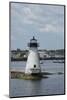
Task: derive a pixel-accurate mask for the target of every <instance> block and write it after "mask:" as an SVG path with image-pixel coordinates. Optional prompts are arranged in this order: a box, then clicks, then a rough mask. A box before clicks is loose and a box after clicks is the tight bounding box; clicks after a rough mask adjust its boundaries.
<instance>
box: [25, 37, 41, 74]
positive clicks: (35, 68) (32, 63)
mask: <svg viewBox="0 0 67 100" xmlns="http://www.w3.org/2000/svg"><path fill="white" fill-rule="evenodd" d="M28 47H29V53H28V58H27V63H26V68H25V74H29V75H38V74H40V73H41V68H40V61H39V54H38V47H39V44H38V43H37V40H36V39H35V37H34V36H33V38H32V39H30V42H29V43H28Z"/></svg>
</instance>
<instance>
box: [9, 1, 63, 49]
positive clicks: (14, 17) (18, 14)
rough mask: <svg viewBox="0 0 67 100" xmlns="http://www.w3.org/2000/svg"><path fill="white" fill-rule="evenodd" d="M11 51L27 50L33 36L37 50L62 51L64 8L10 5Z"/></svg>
mask: <svg viewBox="0 0 67 100" xmlns="http://www.w3.org/2000/svg"><path fill="white" fill-rule="evenodd" d="M10 28H11V49H12V50H15V49H17V48H19V49H21V50H23V49H27V48H28V47H27V44H28V43H29V41H30V39H31V38H32V37H33V36H35V38H36V39H37V40H38V43H39V45H40V47H39V49H64V6H56V5H39V4H26V3H11V27H10Z"/></svg>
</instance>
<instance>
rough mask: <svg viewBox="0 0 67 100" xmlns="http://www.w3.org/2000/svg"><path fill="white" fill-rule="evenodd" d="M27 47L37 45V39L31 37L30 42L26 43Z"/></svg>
mask: <svg viewBox="0 0 67 100" xmlns="http://www.w3.org/2000/svg"><path fill="white" fill-rule="evenodd" d="M28 47H39V44H38V43H37V40H36V39H35V37H34V36H33V38H32V39H30V42H29V43H28Z"/></svg>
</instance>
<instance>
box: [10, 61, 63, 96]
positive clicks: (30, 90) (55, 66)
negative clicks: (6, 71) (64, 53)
mask: <svg viewBox="0 0 67 100" xmlns="http://www.w3.org/2000/svg"><path fill="white" fill-rule="evenodd" d="M25 66H26V62H23V61H21V62H11V66H10V69H13V68H14V69H17V70H19V69H21V70H24V69H25ZM41 69H42V71H46V72H52V73H55V74H53V75H48V78H46V79H45V78H42V79H41V80H23V79H10V96H11V97H17V96H35V95H37V96H38V95H54V94H64V74H60V75H59V74H57V73H58V72H62V73H64V63H53V61H52V60H50V61H48V60H45V61H43V64H41Z"/></svg>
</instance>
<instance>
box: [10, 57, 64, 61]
mask: <svg viewBox="0 0 67 100" xmlns="http://www.w3.org/2000/svg"><path fill="white" fill-rule="evenodd" d="M64 59H65V58H64V57H57V58H55V57H50V58H40V60H64ZM11 61H27V58H11Z"/></svg>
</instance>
